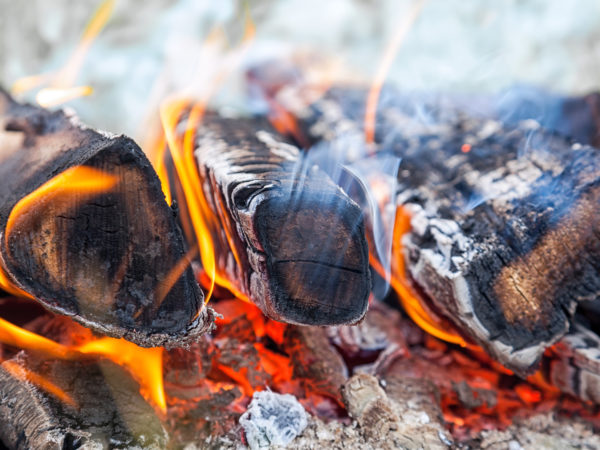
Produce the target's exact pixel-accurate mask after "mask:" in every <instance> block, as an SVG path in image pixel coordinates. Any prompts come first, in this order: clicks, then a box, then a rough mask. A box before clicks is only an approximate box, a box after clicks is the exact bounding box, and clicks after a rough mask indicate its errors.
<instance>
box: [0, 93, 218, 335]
mask: <svg viewBox="0 0 600 450" xmlns="http://www.w3.org/2000/svg"><path fill="white" fill-rule="evenodd" d="M0 136H1V139H0V178H2V180H3V182H2V185H1V186H0V231H1V232H2V235H1V243H0V250H1V251H0V253H1V257H2V267H3V269H4V271H5V272H6V273H7V275H8V276H9V278H10V280H11V281H12V282H13V283H14V285H16V286H17V287H19V288H21V289H23V290H24V291H26V292H27V293H29V294H31V295H32V296H33V297H35V299H36V300H38V301H39V302H41V303H42V304H43V305H44V306H45V307H47V308H48V309H51V310H52V311H55V312H58V313H61V314H66V315H69V316H71V317H73V318H74V319H75V320H77V321H79V322H80V323H82V324H83V325H85V326H88V327H90V328H93V329H94V330H96V331H98V332H101V333H103V334H107V335H110V336H115V337H121V336H122V337H125V338H127V339H129V340H132V341H134V342H136V343H137V344H140V345H143V346H155V345H163V344H167V345H170V344H174V345H178V344H182V343H185V341H186V340H190V339H194V337H195V336H197V335H198V334H201V333H203V332H205V331H206V330H207V329H209V328H210V327H211V326H212V322H213V317H212V312H211V311H210V310H208V309H204V310H203V311H201V312H200V314H199V315H198V317H196V315H197V314H198V311H199V310H200V309H202V306H203V295H202V291H201V290H200V289H199V286H198V284H197V282H196V281H195V279H194V275H193V273H192V270H191V269H189V268H187V269H186V270H184V271H183V273H181V274H179V273H177V274H176V275H173V274H174V273H175V272H176V266H177V265H178V263H180V261H182V259H183V258H184V253H185V249H184V244H183V239H182V236H181V232H180V230H179V228H178V226H177V224H176V222H175V215H174V213H173V211H172V210H171V209H170V208H169V206H168V205H167V203H166V202H165V199H164V195H163V193H162V191H161V188H160V182H159V180H158V177H157V176H156V174H155V172H154V170H153V169H152V167H151V165H150V163H149V161H148V160H147V158H146V157H145V156H144V154H143V152H142V151H141V150H140V148H139V147H138V146H137V145H136V144H135V143H134V142H133V141H132V140H131V139H129V138H127V137H125V136H109V135H107V134H105V133H101V132H96V131H94V130H92V129H89V128H86V127H85V126H83V125H81V124H79V123H78V122H77V119H76V118H75V117H72V116H69V115H67V114H65V113H64V112H63V111H56V112H51V111H48V110H44V109H41V108H37V107H34V106H31V105H21V104H18V103H16V102H14V101H13V100H12V99H11V98H10V97H9V96H8V94H6V93H5V92H3V91H1V90H0ZM76 166H85V167H88V168H93V169H96V170H98V171H101V172H102V174H104V175H106V176H107V177H114V179H116V180H117V181H116V183H115V184H114V186H112V187H111V188H110V189H107V190H106V191H102V192H96V193H95V194H89V195H88V194H86V193H85V192H83V191H78V192H77V193H70V194H64V195H56V196H54V197H53V196H52V193H51V192H45V193H44V194H42V195H40V196H39V197H38V198H36V200H35V201H34V202H33V203H30V204H29V207H28V208H26V209H25V211H24V212H23V213H22V214H17V217H12V219H14V220H13V221H12V222H11V225H12V226H11V229H10V230H7V221H8V219H9V216H10V215H11V212H12V211H13V208H14V207H15V205H17V204H19V202H20V201H21V200H22V199H24V198H25V197H27V196H31V194H32V193H34V192H36V190H38V189H39V188H40V187H41V186H43V185H44V184H45V183H47V182H48V181H50V180H52V179H54V178H55V177H57V176H59V175H61V174H64V173H65V172H66V171H67V170H69V169H71V168H74V167H76ZM38 192H39V191H38ZM34 195H35V194H34ZM7 231H8V232H7ZM180 265H181V264H180ZM169 275H171V276H169Z"/></svg>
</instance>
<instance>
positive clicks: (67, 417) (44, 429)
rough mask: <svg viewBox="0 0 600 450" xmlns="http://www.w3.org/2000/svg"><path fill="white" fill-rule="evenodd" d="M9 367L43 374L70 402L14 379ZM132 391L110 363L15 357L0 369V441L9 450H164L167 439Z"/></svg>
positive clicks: (125, 376)
mask: <svg viewBox="0 0 600 450" xmlns="http://www.w3.org/2000/svg"><path fill="white" fill-rule="evenodd" d="M15 367H16V368H17V369H16V371H19V370H26V371H34V372H36V373H37V374H38V375H39V374H43V376H44V377H45V379H46V380H47V381H49V382H51V383H53V384H54V385H55V386H58V387H59V388H61V389H63V390H64V391H65V392H66V393H67V394H68V395H69V396H70V397H71V399H72V400H73V401H74V403H73V404H65V403H63V402H62V401H61V400H59V399H57V398H56V397H54V396H53V395H52V394H50V393H48V392H47V391H46V390H44V389H42V388H40V387H39V386H38V385H36V384H35V383H32V382H30V381H27V380H26V379H24V378H23V377H21V376H18V375H15V373H18V372H16V371H15ZM138 390H139V387H138V386H137V384H136V383H135V382H134V381H133V380H132V379H131V377H130V376H129V374H127V373H126V372H124V371H123V370H122V369H120V368H119V367H117V366H115V365H114V364H112V363H108V362H102V363H95V362H92V361H72V362H67V361H46V362H44V361H41V360H36V358H34V357H28V356H26V355H24V354H23V353H21V354H19V355H17V356H16V357H15V358H12V359H10V360H8V361H5V362H3V363H2V364H0V422H1V425H0V440H1V441H2V443H4V445H6V446H7V447H9V448H12V449H30V448H45V449H65V448H109V447H111V448H112V447H113V446H114V447H118V448H130V447H139V448H153V449H161V448H165V446H166V443H167V434H166V432H165V430H164V428H163V427H162V425H161V423H160V421H159V420H158V418H157V417H156V415H155V413H154V411H153V410H152V408H151V407H150V406H149V405H148V404H147V403H146V402H145V400H144V399H143V398H142V397H141V395H140V394H139V392H138Z"/></svg>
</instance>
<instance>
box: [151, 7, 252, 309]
mask: <svg viewBox="0 0 600 450" xmlns="http://www.w3.org/2000/svg"><path fill="white" fill-rule="evenodd" d="M245 12H246V14H245V27H244V35H243V37H242V40H241V42H240V45H239V47H238V48H237V51H236V52H232V53H231V55H230V57H231V58H233V60H232V61H228V60H227V58H225V59H224V61H225V62H223V65H222V67H219V68H218V69H217V70H216V71H215V73H214V74H213V76H212V77H211V78H210V80H209V81H208V84H207V85H208V87H209V89H208V91H207V92H205V93H204V95H203V96H202V99H201V100H200V101H198V102H196V103H193V102H192V101H190V100H187V99H183V100H172V101H168V102H165V103H164V104H163V105H161V107H160V120H161V124H162V129H163V135H162V136H161V137H160V138H159V139H158V140H157V145H156V146H155V147H154V152H153V154H152V155H151V161H152V163H153V165H154V167H155V168H156V169H157V173H158V175H159V178H160V180H161V185H162V187H163V192H164V193H165V197H166V198H167V200H168V201H170V200H171V198H172V194H171V188H170V183H169V179H168V173H167V170H166V167H165V155H166V148H168V150H169V155H170V157H171V160H172V161H173V165H174V167H175V172H176V173H177V177H178V179H179V182H180V184H181V188H182V190H183V196H184V201H185V205H186V207H187V212H188V214H189V218H190V220H191V222H192V226H193V232H194V235H195V238H196V243H197V245H198V250H199V252H200V259H201V261H202V265H203V268H204V270H205V272H206V274H207V275H208V277H209V278H210V280H211V284H210V287H209V289H208V293H207V294H206V297H205V302H208V301H209V300H210V298H211V296H212V293H213V291H214V286H215V283H216V284H218V285H219V286H222V287H225V288H226V289H228V290H229V291H231V292H232V293H233V294H234V295H235V296H236V297H238V298H240V299H242V300H246V301H249V299H248V297H247V296H246V295H244V294H243V293H242V292H240V291H239V290H238V289H237V288H236V287H235V285H234V284H233V283H232V282H231V281H230V280H228V279H227V277H226V275H225V274H224V273H222V272H221V271H219V270H218V268H217V265H216V250H215V244H214V242H213V239H214V237H215V236H218V235H219V234H220V233H221V231H222V230H224V231H225V233H226V235H227V239H228V241H229V242H230V243H231V233H230V230H228V229H227V227H224V228H223V227H222V225H221V224H220V221H219V218H218V217H217V216H215V214H214V213H213V212H212V210H211V208H210V207H209V204H208V201H207V199H206V197H205V196H204V192H203V191H202V185H201V182H200V177H199V174H198V169H197V165H196V160H195V157H194V139H195V136H196V130H197V128H198V125H199V124H200V123H201V121H202V118H203V116H204V113H205V110H206V104H207V103H208V99H209V98H210V97H211V96H212V94H213V93H214V92H216V91H217V89H218V87H219V86H220V85H221V83H222V82H223V81H224V79H225V78H226V76H227V75H228V74H229V73H230V71H231V70H232V69H233V68H234V67H235V66H236V65H237V64H238V63H239V57H240V56H242V55H243V53H244V51H245V50H246V49H247V48H248V45H249V44H250V43H251V41H252V39H253V38H254V35H255V33H256V28H255V26H254V23H253V22H252V19H251V17H250V15H249V13H248V10H247V9H246V11H245ZM219 30H220V29H218V28H217V29H215V31H214V32H212V33H210V35H209V36H208V37H207V39H206V42H205V46H207V47H208V46H214V45H216V44H217V41H219V39H220V38H221V37H222V36H221V34H220V32H219ZM186 113H187V119H186V120H185V123H180V122H181V121H182V118H183V116H184V115H185V114H186ZM179 126H185V129H184V131H183V134H181V132H178V131H177V128H178V127H179ZM165 143H166V145H165ZM230 247H231V250H232V252H233V255H234V257H235V259H236V261H237V262H238V264H239V257H238V255H237V253H236V250H235V246H233V245H230Z"/></svg>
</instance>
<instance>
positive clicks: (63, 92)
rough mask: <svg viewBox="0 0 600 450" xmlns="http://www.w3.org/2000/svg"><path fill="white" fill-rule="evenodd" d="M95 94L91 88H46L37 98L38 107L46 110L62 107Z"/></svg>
mask: <svg viewBox="0 0 600 450" xmlns="http://www.w3.org/2000/svg"><path fill="white" fill-rule="evenodd" d="M93 92H94V89H92V87H91V86H75V87H72V88H44V89H41V90H40V91H39V92H38V93H37V95H36V96H35V101H36V102H38V105H40V106H43V107H44V108H50V107H52V106H58V105H62V104H63V103H66V102H69V101H71V100H75V99H76V98H79V97H85V96H87V95H91V94H92V93H93Z"/></svg>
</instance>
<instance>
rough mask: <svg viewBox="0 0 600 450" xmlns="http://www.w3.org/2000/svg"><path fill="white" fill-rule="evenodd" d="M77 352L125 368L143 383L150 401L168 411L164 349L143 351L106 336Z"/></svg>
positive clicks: (133, 345) (83, 346)
mask: <svg viewBox="0 0 600 450" xmlns="http://www.w3.org/2000/svg"><path fill="white" fill-rule="evenodd" d="M75 349H76V350H77V351H78V352H80V353H82V354H86V355H91V356H97V357H100V358H106V359H109V360H111V361H113V362H115V363H117V364H118V365H120V366H123V367H125V368H126V369H127V370H128V371H129V372H130V373H131V374H132V375H133V377H134V378H135V379H136V380H137V382H138V383H139V384H140V392H141V394H142V396H144V398H147V399H150V400H151V401H152V402H153V403H154V404H155V405H156V406H157V407H158V408H159V409H160V411H161V412H163V413H164V412H166V409H167V400H166V397H165V391H164V385H163V374H162V358H163V349H162V348H142V347H138V346H137V345H135V344H134V343H132V342H129V341H126V340H125V339H113V338H109V337H104V338H101V339H98V340H95V341H90V342H88V343H85V344H83V345H80V346H78V347H75Z"/></svg>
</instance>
